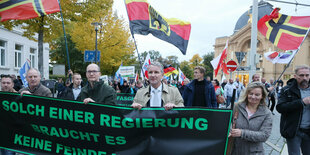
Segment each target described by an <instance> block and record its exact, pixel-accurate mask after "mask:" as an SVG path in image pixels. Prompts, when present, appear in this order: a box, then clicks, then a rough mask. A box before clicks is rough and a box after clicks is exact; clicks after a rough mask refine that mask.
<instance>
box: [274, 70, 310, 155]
mask: <svg viewBox="0 0 310 155" xmlns="http://www.w3.org/2000/svg"><path fill="white" fill-rule="evenodd" d="M309 74H310V68H309V66H306V65H303V66H298V67H296V68H295V75H294V79H290V80H289V81H290V82H289V83H288V85H287V86H286V87H284V88H283V89H282V90H281V95H280V98H279V101H278V104H277V111H279V112H280V113H281V122H280V132H281V135H282V136H283V137H285V138H286V141H287V148H288V153H289V155H300V150H301V151H302V154H304V155H306V154H307V155H309V154H310V147H309V146H310V87H309V79H310V76H309Z"/></svg>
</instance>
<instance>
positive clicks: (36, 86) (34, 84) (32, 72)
mask: <svg viewBox="0 0 310 155" xmlns="http://www.w3.org/2000/svg"><path fill="white" fill-rule="evenodd" d="M26 80H27V82H28V87H26V88H23V89H21V90H19V91H18V92H19V93H20V94H21V95H23V94H32V95H38V96H46V97H52V92H51V91H50V89H48V88H47V87H45V86H43V85H42V84H41V83H40V82H41V74H40V72H39V70H37V69H35V68H30V69H29V70H28V71H27V74H26Z"/></svg>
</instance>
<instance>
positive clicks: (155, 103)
mask: <svg viewBox="0 0 310 155" xmlns="http://www.w3.org/2000/svg"><path fill="white" fill-rule="evenodd" d="M150 87H151V99H150V107H161V92H162V84H161V85H160V86H159V87H158V88H157V89H155V88H153V87H152V86H150Z"/></svg>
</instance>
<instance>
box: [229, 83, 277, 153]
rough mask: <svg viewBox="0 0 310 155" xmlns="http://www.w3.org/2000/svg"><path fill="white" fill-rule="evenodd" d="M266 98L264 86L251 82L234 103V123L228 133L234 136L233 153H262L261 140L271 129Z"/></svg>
mask: <svg viewBox="0 0 310 155" xmlns="http://www.w3.org/2000/svg"><path fill="white" fill-rule="evenodd" d="M266 98H267V92H266V89H265V86H264V85H263V84H262V83H260V82H252V83H250V84H248V86H247V88H246V90H245V92H244V93H243V94H242V96H241V97H240V99H239V101H238V103H237V104H236V105H235V108H234V115H235V114H236V113H237V114H236V115H237V119H236V124H235V128H232V129H231V131H230V133H229V136H232V137H235V141H234V145H233V150H232V154H233V155H260V154H264V148H263V142H265V141H266V140H267V139H268V138H269V136H270V134H271V130H272V115H271V112H270V110H268V108H267V106H266Z"/></svg>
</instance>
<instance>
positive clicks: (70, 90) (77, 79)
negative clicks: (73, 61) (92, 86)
mask: <svg viewBox="0 0 310 155" xmlns="http://www.w3.org/2000/svg"><path fill="white" fill-rule="evenodd" d="M69 74H71V75H72V74H73V72H72V71H71V72H70V71H69ZM81 83H82V77H81V74H79V73H74V74H73V76H72V83H71V84H70V85H69V86H68V87H66V88H65V89H64V90H63V91H62V92H61V94H60V95H59V98H63V99H69V100H76V99H77V97H78V96H79V94H80V93H81V90H82V85H81Z"/></svg>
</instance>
